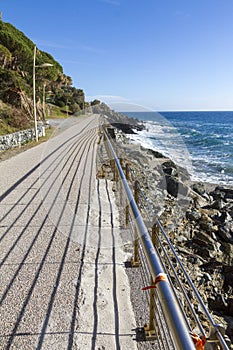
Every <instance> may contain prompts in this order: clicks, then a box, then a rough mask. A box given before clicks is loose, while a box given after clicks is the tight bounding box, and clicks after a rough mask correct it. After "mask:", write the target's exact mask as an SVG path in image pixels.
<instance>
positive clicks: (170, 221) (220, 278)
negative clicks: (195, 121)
mask: <svg viewBox="0 0 233 350" xmlns="http://www.w3.org/2000/svg"><path fill="white" fill-rule="evenodd" d="M109 122H110V123H112V126H113V127H114V128H117V129H115V138H116V144H119V149H120V152H121V157H122V158H124V159H127V160H128V162H129V163H130V166H131V168H132V169H133V171H134V173H135V176H136V177H137V179H138V180H139V182H140V184H141V186H142V188H143V191H144V192H145V194H146V196H147V197H148V198H149V199H150V201H151V203H152V205H153V208H154V210H155V211H156V213H158V217H159V219H160V221H161V222H162V224H163V226H164V228H165V230H166V233H167V234H168V235H169V238H170V240H171V241H172V243H173V245H174V246H175V247H176V249H177V251H178V253H179V255H180V256H181V257H182V262H183V263H184V265H185V268H186V270H187V271H188V273H189V274H190V275H191V276H192V280H193V282H194V284H195V286H196V287H197V288H198V291H199V293H200V294H201V296H202V298H203V300H204V302H205V304H206V305H207V306H208V308H209V310H210V311H211V312H212V313H213V315H215V317H216V320H217V321H216V322H217V323H222V324H223V325H224V327H225V328H226V330H227V331H226V333H227V335H228V337H229V338H230V339H231V341H233V188H231V187H227V186H222V185H221V186H220V185H218V184H209V183H204V182H192V181H191V180H190V176H189V174H188V173H187V171H186V170H185V169H183V168H182V167H180V166H177V165H176V164H175V163H174V162H173V161H171V160H170V159H169V158H165V157H164V156H163V155H162V154H161V153H159V152H155V151H153V150H150V149H145V148H143V147H142V146H140V145H139V144H136V143H134V142H132V141H131V140H130V139H129V137H128V136H127V134H131V133H132V132H135V130H141V129H142V128H143V124H142V123H141V122H140V121H137V127H135V120H133V123H132V124H130V122H129V118H127V119H126V120H125V122H124V117H122V119H121V120H119V117H118V118H117V122H116V121H114V118H110V120H109Z"/></svg>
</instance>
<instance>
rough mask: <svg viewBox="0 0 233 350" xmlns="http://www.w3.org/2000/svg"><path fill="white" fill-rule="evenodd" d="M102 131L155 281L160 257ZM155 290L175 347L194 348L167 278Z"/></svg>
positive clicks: (158, 271) (186, 349)
mask: <svg viewBox="0 0 233 350" xmlns="http://www.w3.org/2000/svg"><path fill="white" fill-rule="evenodd" d="M103 132H104V135H105V139H106V142H107V145H108V148H109V150H110V152H111V154H112V157H113V159H114V161H115V164H116V167H117V169H118V172H119V175H120V179H121V181H122V183H123V187H124V189H125V193H126V195H127V198H128V201H129V206H130V208H131V211H132V214H133V217H134V220H135V224H136V227H137V232H138V236H139V239H140V241H141V244H142V247H143V250H144V253H145V255H146V258H147V262H148V265H149V269H150V273H151V276H152V278H153V280H154V281H155V280H156V278H157V276H158V275H159V274H161V273H162V274H164V271H163V268H162V265H161V263H160V259H159V257H158V255H157V253H156V250H155V248H154V245H153V243H152V241H151V238H150V235H149V233H148V231H147V228H146V226H145V224H144V222H143V219H142V217H141V214H140V211H139V209H138V207H137V204H136V203H135V200H134V197H133V194H132V192H131V189H130V187H129V185H128V182H127V180H126V177H125V174H124V172H123V170H122V167H121V164H120V161H119V159H118V157H117V155H116V153H115V150H114V148H113V146H112V144H111V142H110V140H109V138H108V135H107V132H106V131H105V130H104V129H103ZM157 292H158V297H159V300H160V303H161V306H162V309H163V313H164V316H165V318H166V323H167V325H168V327H169V331H170V332H171V334H172V337H173V340H174V344H175V346H176V348H177V349H179V350H188V349H190V350H195V346H194V343H193V340H192V338H191V336H190V334H189V330H188V328H187V326H186V323H185V320H184V318H183V315H182V313H181V310H180V309H179V306H178V304H177V301H176V299H175V296H174V294H173V291H172V288H171V286H170V283H169V281H168V280H167V281H166V282H164V281H163V282H160V283H158V285H157Z"/></svg>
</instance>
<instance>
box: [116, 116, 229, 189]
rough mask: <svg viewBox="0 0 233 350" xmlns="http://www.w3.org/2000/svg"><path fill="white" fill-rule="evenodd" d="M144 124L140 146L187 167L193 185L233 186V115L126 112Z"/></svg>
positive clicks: (139, 135)
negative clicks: (195, 182)
mask: <svg viewBox="0 0 233 350" xmlns="http://www.w3.org/2000/svg"><path fill="white" fill-rule="evenodd" d="M122 114H125V115H127V116H129V117H133V118H136V119H139V120H142V121H143V122H144V124H145V130H143V131H136V134H134V135H132V136H131V138H132V140H133V142H137V143H140V144H141V145H142V146H143V147H145V148H150V149H153V150H156V151H159V152H160V153H162V154H164V155H165V156H168V157H169V158H171V159H172V160H173V161H174V162H175V163H176V164H178V165H180V166H183V167H185V168H186V169H187V170H188V171H189V173H190V175H191V178H192V180H193V181H203V182H209V183H215V184H222V185H230V186H232V185H233V112H228V111H227V112H222V111H221V112H213V111H211V112H183V111H182V112H123V113H122Z"/></svg>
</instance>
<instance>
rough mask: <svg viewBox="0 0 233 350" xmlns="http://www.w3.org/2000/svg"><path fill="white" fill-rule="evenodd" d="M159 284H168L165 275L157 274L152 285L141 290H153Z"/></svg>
mask: <svg viewBox="0 0 233 350" xmlns="http://www.w3.org/2000/svg"><path fill="white" fill-rule="evenodd" d="M159 282H168V280H167V276H166V274H165V273H159V274H158V275H157V276H156V279H155V281H154V283H153V284H152V285H151V286H146V287H143V288H142V290H148V289H154V288H156V285H157V284H158V283H159Z"/></svg>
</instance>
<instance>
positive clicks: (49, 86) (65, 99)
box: [0, 21, 85, 129]
mask: <svg viewBox="0 0 233 350" xmlns="http://www.w3.org/2000/svg"><path fill="white" fill-rule="evenodd" d="M34 47H35V44H34V43H33V42H32V41H31V40H30V39H29V38H27V37H26V36H25V35H24V34H23V33H22V32H21V31H19V30H17V29H16V28H15V27H14V26H13V25H11V24H10V23H5V22H3V21H0V101H1V103H0V127H1V126H2V124H4V122H7V124H8V125H9V126H11V127H12V128H13V129H14V128H15V129H17V128H24V127H25V126H26V125H27V124H30V123H31V121H32V120H33V103H32V100H33V86H32V84H33V57H34ZM43 63H50V64H51V65H52V66H51V67H46V68H40V67H37V68H36V99H37V110H38V118H39V119H43V118H44V117H45V116H44V115H43V111H42V100H43V94H44V95H45V96H46V102H49V103H50V104H51V105H52V104H55V105H57V106H59V107H61V108H62V107H65V106H68V108H69V113H75V112H77V111H79V110H81V109H83V108H84V106H85V100H84V92H83V90H81V89H77V88H75V87H73V86H72V79H71V77H69V76H67V75H65V74H64V73H63V69H62V66H61V65H60V64H59V63H58V62H57V61H55V60H54V58H53V57H52V56H51V55H50V54H49V53H47V52H43V51H39V50H38V49H37V53H36V65H37V66H39V65H41V64H43ZM65 110H66V109H65ZM64 113H65V111H64Z"/></svg>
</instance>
